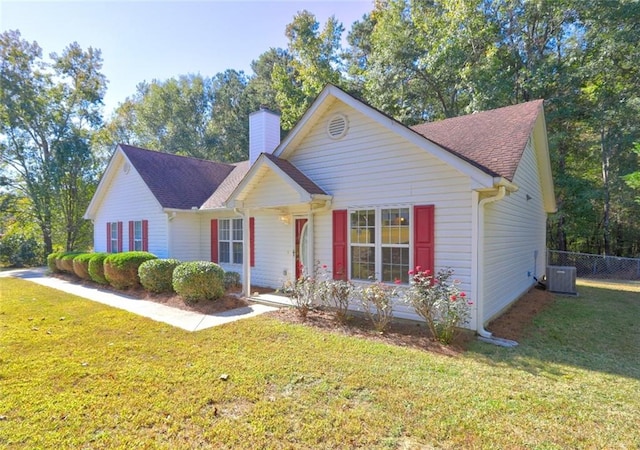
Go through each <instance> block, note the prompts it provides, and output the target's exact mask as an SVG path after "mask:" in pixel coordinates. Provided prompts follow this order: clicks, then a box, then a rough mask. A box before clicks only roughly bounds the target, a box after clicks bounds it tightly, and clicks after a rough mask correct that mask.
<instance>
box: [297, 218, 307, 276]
mask: <svg viewBox="0 0 640 450" xmlns="http://www.w3.org/2000/svg"><path fill="white" fill-rule="evenodd" d="M295 254H296V280H297V279H298V278H300V277H301V276H302V275H303V274H304V265H305V264H307V219H296V249H295Z"/></svg>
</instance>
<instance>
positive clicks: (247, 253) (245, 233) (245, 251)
mask: <svg viewBox="0 0 640 450" xmlns="http://www.w3.org/2000/svg"><path fill="white" fill-rule="evenodd" d="M233 212H234V213H236V214H237V215H239V216H240V217H242V237H243V239H242V295H244V296H245V297H251V233H250V232H249V217H250V214H249V210H248V209H247V210H244V211H243V212H241V211H240V210H239V209H238V208H233Z"/></svg>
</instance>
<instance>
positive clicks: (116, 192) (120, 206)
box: [93, 154, 169, 258]
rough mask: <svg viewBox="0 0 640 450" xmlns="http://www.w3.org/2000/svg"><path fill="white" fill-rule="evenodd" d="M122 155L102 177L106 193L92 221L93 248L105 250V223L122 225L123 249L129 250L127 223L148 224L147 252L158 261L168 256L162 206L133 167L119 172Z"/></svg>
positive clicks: (166, 220) (118, 155) (165, 216)
mask: <svg viewBox="0 0 640 450" xmlns="http://www.w3.org/2000/svg"><path fill="white" fill-rule="evenodd" d="M123 164H124V156H123V155H122V154H117V155H116V156H115V160H114V164H113V165H112V169H113V170H112V171H110V172H111V173H108V174H105V176H106V177H107V179H106V180H105V181H106V182H108V184H107V191H106V193H105V195H104V197H103V198H102V199H101V201H100V204H99V205H98V209H97V212H96V217H95V220H94V240H93V242H94V249H95V251H97V252H103V251H107V237H106V224H107V223H108V222H122V223H123V227H122V233H123V236H122V242H123V250H128V242H129V227H128V223H129V221H132V220H134V221H139V220H142V219H144V220H148V221H149V236H148V240H149V252H151V253H153V254H154V255H156V256H158V257H159V258H166V257H168V255H169V243H168V235H169V233H168V219H167V215H166V214H165V213H164V212H163V211H162V207H161V206H160V204H159V203H158V201H157V200H156V198H155V197H154V196H153V194H152V193H151V191H150V190H149V188H148V187H147V185H146V184H145V183H144V181H142V179H141V178H140V175H139V174H138V172H136V170H135V168H133V167H132V168H131V170H129V171H128V173H125V172H124V171H123V170H122V167H123Z"/></svg>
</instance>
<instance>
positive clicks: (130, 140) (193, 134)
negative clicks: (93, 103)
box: [101, 75, 215, 158]
mask: <svg viewBox="0 0 640 450" xmlns="http://www.w3.org/2000/svg"><path fill="white" fill-rule="evenodd" d="M212 101H213V91H212V85H211V80H209V79H207V78H205V77H203V76H201V75H182V76H179V77H178V78H170V79H168V80H166V81H158V80H153V81H152V82H151V83H147V82H141V83H139V84H138V86H137V88H136V93H135V94H134V95H133V96H132V97H129V98H127V99H126V100H125V101H124V103H122V104H121V105H119V106H118V108H117V110H116V112H115V114H114V116H113V117H112V118H111V120H110V121H109V123H108V124H107V125H106V127H105V130H104V131H103V132H102V136H101V141H102V142H103V143H108V145H110V146H111V148H113V146H114V145H115V144H117V143H126V144H131V145H139V146H142V147H145V148H149V149H152V150H159V151H163V152H167V153H174V154H178V155H187V156H194V157H196V158H214V157H215V153H214V150H213V148H214V137H213V136H212V134H211V130H210V129H209V123H210V122H211V107H212Z"/></svg>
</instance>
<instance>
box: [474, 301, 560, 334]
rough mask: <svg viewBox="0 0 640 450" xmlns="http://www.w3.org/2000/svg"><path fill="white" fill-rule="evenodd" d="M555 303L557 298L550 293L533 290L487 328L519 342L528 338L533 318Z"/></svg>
mask: <svg viewBox="0 0 640 450" xmlns="http://www.w3.org/2000/svg"><path fill="white" fill-rule="evenodd" d="M554 301H555V296H554V295H553V294H552V293H550V292H549V291H545V290H541V289H531V290H530V291H529V292H527V293H526V294H525V295H523V296H522V297H521V298H520V299H519V300H518V301H516V302H515V303H514V304H513V305H511V307H510V308H509V309H507V310H506V311H505V312H504V313H502V314H501V315H500V316H499V317H497V318H496V319H494V320H493V321H491V322H490V323H489V325H488V326H487V327H486V328H487V330H489V331H491V333H493V334H494V335H495V336H497V337H501V338H505V339H511V340H514V341H518V340H520V339H522V338H523V337H526V336H527V333H528V332H529V330H530V329H531V325H532V323H533V318H534V317H535V316H536V315H538V314H539V313H540V312H542V311H544V310H545V309H547V308H549V307H550V306H551V305H552V304H553V302H554Z"/></svg>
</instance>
